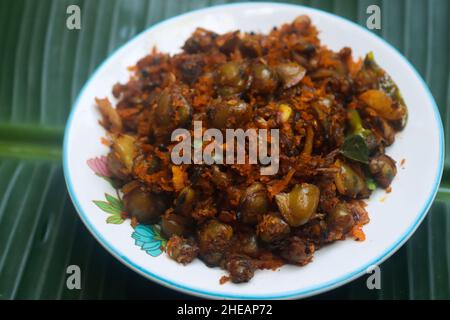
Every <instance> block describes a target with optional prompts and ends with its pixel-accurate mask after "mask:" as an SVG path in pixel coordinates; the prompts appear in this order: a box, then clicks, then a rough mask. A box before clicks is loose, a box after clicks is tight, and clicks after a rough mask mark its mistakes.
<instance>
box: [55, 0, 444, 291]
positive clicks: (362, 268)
mask: <svg viewBox="0 0 450 320" xmlns="http://www.w3.org/2000/svg"><path fill="white" fill-rule="evenodd" d="M300 14H308V15H309V16H310V17H311V19H312V21H313V23H314V24H315V25H316V26H317V27H318V29H319V30H320V38H321V40H322V43H324V44H326V45H327V46H329V47H330V48H332V49H335V50H337V49H340V48H341V47H343V46H349V47H351V48H352V49H353V53H354V56H355V57H358V56H361V57H363V56H364V55H365V54H366V53H367V52H369V51H373V52H374V53H375V58H376V60H377V62H378V63H379V64H380V65H381V66H382V67H383V68H385V70H387V71H388V72H389V74H390V75H391V76H392V77H393V79H394V80H395V82H396V83H397V84H398V86H399V87H400V90H401V92H402V94H403V96H404V98H405V100H406V103H407V106H408V108H409V121H408V124H407V126H406V128H405V130H404V131H403V132H401V133H400V134H399V135H398V137H397V139H396V142H395V144H394V145H393V146H392V147H390V148H389V150H388V154H389V155H391V156H392V157H393V158H394V159H396V160H397V161H400V160H402V159H405V160H406V162H405V164H404V166H403V167H402V168H399V172H398V176H397V177H396V178H395V180H394V182H393V185H392V192H391V193H390V194H388V195H386V194H385V193H384V192H383V191H377V192H375V193H374V194H373V196H372V197H371V199H370V201H369V202H368V203H369V205H368V208H367V210H368V212H369V214H370V218H371V222H370V223H369V224H368V225H366V226H365V227H364V231H365V233H366V236H367V240H366V241H364V242H356V241H353V240H346V241H340V242H337V243H334V244H332V245H330V246H328V247H326V248H323V249H321V250H319V251H318V252H316V254H315V257H314V261H313V262H312V263H310V264H308V265H307V266H305V267H301V268H300V267H294V266H284V267H282V268H281V269H280V270H278V271H267V270H266V271H258V272H256V275H255V277H254V278H253V279H252V280H251V281H250V282H249V283H247V284H239V285H236V284H232V283H226V284H224V285H220V284H219V278H220V277H221V276H222V275H224V272H223V271H222V270H220V269H218V268H213V269H211V268H208V267H206V266H205V265H204V264H203V263H201V262H200V261H195V262H194V263H192V264H190V265H188V266H185V267H183V266H181V265H179V264H177V263H175V262H173V261H172V260H169V259H168V258H167V257H166V256H165V254H161V255H159V256H157V255H158V254H159V252H158V250H159V249H158V245H159V244H158V243H157V240H158V239H157V238H154V234H152V231H151V230H150V229H140V230H137V231H136V230H133V228H132V227H131V226H130V224H129V221H126V222H124V223H122V224H120V225H116V224H107V223H106V222H105V219H106V217H107V216H108V215H107V214H106V213H105V212H103V211H102V210H100V209H99V208H98V207H97V206H96V205H95V204H94V203H93V202H92V200H94V199H95V200H102V199H103V200H104V199H105V195H104V194H105V193H109V194H114V190H113V189H112V187H111V186H110V185H109V184H108V183H107V182H106V181H105V180H104V179H101V178H99V177H98V176H97V175H95V174H94V173H93V171H92V170H91V169H90V168H89V167H88V166H87V165H86V161H87V160H88V159H90V158H93V157H96V156H99V155H104V154H106V152H107V149H106V147H104V146H102V145H101V143H100V138H101V137H103V136H104V134H105V132H104V130H103V129H102V128H101V127H100V126H99V124H98V119H99V114H98V112H97V111H96V108H94V98H95V97H105V96H108V97H109V98H110V99H111V100H112V101H114V99H113V97H112V96H111V88H112V86H113V85H114V84H115V83H116V82H118V81H120V82H125V81H126V80H127V79H128V76H129V74H128V72H127V67H129V66H131V65H134V64H135V62H136V61H137V60H138V59H139V58H141V57H143V56H145V55H146V54H148V53H149V52H150V50H151V48H152V47H153V46H155V45H156V46H157V47H158V49H159V50H160V51H163V52H170V53H175V52H177V51H179V50H180V47H181V46H182V44H183V43H184V41H185V40H186V39H187V38H188V36H189V35H190V34H191V32H192V31H194V29H195V28H196V27H203V28H207V29H211V30H213V31H215V32H219V33H223V32H226V31H231V30H236V29H241V30H244V31H257V32H267V31H269V30H270V28H272V27H273V26H278V25H280V24H282V23H286V22H291V21H292V20H293V19H294V18H295V17H297V16H298V15H300ZM443 149H444V146H443V130H442V123H441V120H440V116H439V112H438V109H437V106H436V104H435V102H434V100H433V97H432V96H431V94H430V92H429V90H428V88H427V86H426V85H425V83H424V81H423V80H422V79H421V78H420V76H419V75H418V73H417V72H416V71H415V69H414V68H413V67H412V66H411V64H410V63H409V62H408V61H407V60H406V59H405V58H404V57H403V56H402V55H401V54H399V53H398V52H397V51H396V50H395V49H394V48H393V47H391V46H390V45H389V44H387V43H386V42H385V41H383V40H382V39H381V38H379V37H377V36H375V35H374V34H372V33H371V32H369V31H368V30H366V29H364V28H361V27H360V26H358V25H356V24H354V23H352V22H350V21H347V20H345V19H342V18H340V17H338V16H335V15H332V14H328V13H325V12H322V11H318V10H314V9H310V8H306V7H302V6H294V5H284V4H274V3H243V4H233V5H223V6H217V7H211V8H208V9H203V10H198V11H194V12H191V13H187V14H184V15H181V16H178V17H175V18H172V19H169V20H167V21H164V22H162V23H159V24H157V25H155V26H153V27H151V28H150V29H148V30H146V31H144V32H143V33H141V34H140V35H138V36H137V37H135V38H134V39H132V40H131V41H129V42H128V43H127V44H126V45H124V46H123V47H122V48H120V49H119V50H117V51H116V52H115V53H114V54H113V55H112V56H111V57H109V58H108V59H107V60H106V61H105V62H104V63H103V64H102V65H101V66H100V67H99V69H98V70H97V71H96V72H95V74H94V75H93V76H92V77H91V79H90V80H89V81H88V83H87V84H86V85H85V86H84V88H83V90H82V91H81V93H80V95H79V96H78V99H77V101H76V103H75V105H74V107H73V110H72V113H71V115H70V118H69V121H68V122H67V127H66V132H65V140H64V173H65V177H66V182H67V187H68V189H69V192H70V196H71V198H72V200H73V203H74V204H75V207H76V209H77V211H78V213H79V215H80V217H81V219H82V220H83V222H84V223H85V224H86V226H87V228H88V229H89V230H90V232H91V233H92V234H93V235H94V236H95V237H96V238H97V240H98V241H99V242H100V243H101V244H102V245H103V246H104V247H105V248H106V249H107V250H108V251H109V252H111V254H113V255H114V256H115V257H116V258H117V259H119V260H120V261H121V262H123V263H124V264H125V265H127V266H129V267H130V268H132V269H133V270H135V271H136V272H138V273H140V274H142V275H143V276H145V277H147V278H149V279H151V280H154V281H156V282H158V283H160V284H163V285H165V286H168V287H170V288H173V289H176V290H180V291H183V292H185V293H189V294H193V295H199V296H204V297H213V298H253V299H258V298H261V299H270V298H294V297H305V296H310V295H314V294H317V293H320V292H324V291H326V290H330V289H332V288H335V287H338V286H340V285H342V284H344V283H346V282H349V281H351V280H352V279H355V278H356V277H358V276H360V275H362V274H364V273H365V272H366V270H367V268H368V267H370V266H372V265H374V264H379V263H381V262H382V261H383V260H385V259H386V258H388V257H389V256H390V255H392V254H393V253H394V252H395V251H396V250H397V249H398V248H399V247H400V246H401V245H402V244H403V243H404V242H405V241H406V240H407V239H408V238H409V237H410V236H411V234H412V233H413V232H414V231H415V230H416V228H417V227H418V226H419V224H420V222H421V221H422V220H423V218H424V217H425V215H426V212H427V210H428V209H429V207H430V205H431V203H432V201H433V198H434V196H435V194H436V192H437V189H438V185H439V181H440V178H441V174H442V168H443V155H444V150H443ZM100 170H101V168H100ZM133 232H135V233H134V238H132V236H131V235H132V234H133ZM136 232H137V233H136ZM136 239H137V241H136ZM142 246H144V247H143V248H144V249H145V250H143V248H142ZM150 254H153V255H155V256H157V257H152V256H151V255H150Z"/></svg>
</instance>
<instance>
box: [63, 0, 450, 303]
mask: <svg viewBox="0 0 450 320" xmlns="http://www.w3.org/2000/svg"><path fill="white" fill-rule="evenodd" d="M241 6H280V7H296V8H304V9H308V10H310V11H315V12H318V13H320V14H323V15H327V16H330V17H332V18H335V19H338V20H341V21H344V22H346V23H349V24H351V25H353V26H355V27H357V28H359V29H360V30H363V31H364V32H365V33H367V34H368V35H369V36H371V37H375V38H378V39H379V40H381V41H382V42H383V44H384V45H386V46H387V47H389V48H390V49H391V50H393V51H394V52H395V53H396V54H398V56H399V57H400V58H401V59H402V60H404V62H406V64H407V66H408V67H409V68H410V69H411V71H412V72H413V74H414V75H415V77H416V78H417V79H419V81H420V83H421V85H422V87H423V89H425V93H426V94H427V98H428V100H429V101H430V102H431V105H432V106H433V113H434V118H435V121H436V123H437V125H438V134H439V164H438V166H437V171H436V173H435V181H434V184H433V188H432V190H431V192H430V194H429V195H428V199H427V201H426V203H425V204H424V206H423V207H422V209H421V210H420V214H419V215H418V216H417V218H416V219H415V221H414V222H413V223H412V224H411V225H410V226H409V227H408V229H407V230H406V231H405V232H404V233H403V234H402V235H401V236H400V237H399V238H398V240H396V241H395V242H393V244H392V245H391V246H389V248H387V249H386V250H385V251H384V252H383V253H382V254H380V255H378V256H377V257H376V258H374V259H373V260H372V261H371V262H370V263H367V264H365V265H364V266H362V267H359V268H357V269H356V270H353V271H350V272H348V273H347V274H346V275H344V276H341V277H339V278H336V279H333V280H330V281H328V282H326V283H323V284H320V285H315V286H310V287H306V288H303V289H300V290H291V291H288V292H284V293H277V294H272V295H271V294H266V295H238V294H224V293H220V292H218V291H210V290H203V289H196V288H192V287H190V286H187V285H180V284H178V283H176V282H174V281H172V280H170V279H169V278H166V277H163V276H159V275H157V274H154V273H153V272H151V271H149V270H147V269H145V268H142V267H141V266H139V265H138V264H136V263H134V262H132V261H130V260H129V259H128V258H127V257H126V256H125V255H124V254H121V253H120V252H119V251H118V250H116V249H115V248H113V247H112V246H111V245H110V243H109V242H108V241H107V240H106V239H105V238H104V237H103V236H102V235H101V234H100V233H99V232H98V231H97V230H96V228H95V227H94V226H93V225H92V224H91V223H90V222H89V221H88V219H87V216H88V215H87V214H86V213H85V212H84V211H83V209H82V208H81V205H80V203H79V201H78V198H77V194H76V192H75V190H74V189H73V186H72V179H71V175H70V170H69V166H68V161H67V159H68V156H67V153H68V143H69V142H68V140H69V136H70V131H71V128H72V121H73V118H74V114H75V111H76V110H77V108H78V106H79V104H80V99H81V97H82V96H83V95H84V92H85V90H86V88H88V87H89V85H90V83H91V82H92V80H93V79H94V78H95V76H96V75H97V74H98V73H99V71H100V70H101V69H103V67H104V66H105V65H106V64H107V63H108V62H109V61H110V59H112V58H113V57H114V56H115V55H116V54H117V53H118V52H119V51H121V50H122V49H124V48H125V47H126V46H127V45H128V44H129V43H130V42H132V41H135V40H137V38H139V37H141V36H143V35H144V34H145V33H147V32H148V31H150V30H152V29H154V28H156V27H158V26H160V25H162V24H167V23H170V22H171V21H172V20H174V19H178V18H181V17H183V16H185V15H189V14H193V13H198V12H205V11H209V10H212V9H214V10H217V9H218V8H222V7H241ZM444 154H445V144H444V128H443V124H442V119H441V116H440V112H439V108H438V106H437V104H436V101H435V99H434V97H433V95H432V93H431V91H430V89H429V87H428V85H427V84H426V82H425V81H424V80H423V78H422V76H421V75H420V74H419V72H418V71H417V70H416V68H415V67H414V66H413V65H412V64H411V62H409V60H408V59H407V58H406V57H405V56H403V54H402V53H401V52H399V51H398V50H397V49H396V48H395V47H394V46H392V45H391V44H390V43H389V42H387V41H386V40H385V39H383V38H381V37H379V36H378V35H376V34H374V33H373V32H370V31H369V30H367V29H365V28H363V27H362V26H360V25H359V24H357V23H355V22H353V21H351V20H348V19H346V18H344V17H341V16H339V15H336V14H334V13H330V12H326V11H323V10H320V9H316V8H311V7H308V6H304V5H297V4H290V3H278V2H240V3H229V4H221V5H215V6H210V7H206V8H200V9H196V10H192V11H188V12H185V13H182V14H179V15H176V16H173V17H170V18H168V19H165V20H163V21H160V22H158V23H156V24H154V25H151V26H149V27H148V28H146V29H144V30H143V31H141V32H140V33H138V34H137V35H135V36H133V37H132V38H130V39H129V40H128V41H126V42H125V43H124V44H122V45H121V46H120V47H118V48H117V49H115V50H114V51H113V52H112V53H110V54H109V55H108V57H107V58H106V59H105V60H103V62H102V63H101V64H100V65H99V66H98V67H97V68H96V69H95V71H94V72H93V73H91V75H90V76H89V79H88V80H87V81H86V82H85V84H84V85H83V87H82V89H81V90H80V92H79V94H78V95H77V98H76V99H75V102H74V104H73V107H72V109H71V111H70V114H69V117H68V119H67V121H66V126H65V129H64V141H63V172H64V178H65V182H66V186H67V189H68V192H69V196H70V198H71V200H72V203H73V204H74V207H75V209H76V211H77V213H78V215H79V217H80V218H81V220H82V221H83V223H84V225H85V226H86V228H87V229H88V230H89V232H90V233H91V234H92V235H93V236H94V238H95V239H96V240H97V241H98V242H99V243H100V244H101V245H102V246H103V247H104V248H105V249H106V250H107V251H108V252H109V253H110V254H112V255H113V256H114V257H115V258H116V259H117V260H119V261H120V262H121V263H123V264H124V265H125V266H127V267H128V268H130V269H132V270H133V271H135V272H137V273H139V274H140V275H142V276H144V277H145V278H147V279H150V280H152V281H155V282H157V283H159V284H161V285H163V286H166V287H168V288H171V289H174V290H177V291H181V292H183V293H186V294H190V295H195V296H199V297H206V298H216V299H293V298H299V297H309V296H312V295H316V294H319V293H323V292H326V291H329V290H332V289H334V288H337V287H339V286H342V285H344V284H346V283H348V282H350V281H352V280H354V279H356V278H358V277H360V276H361V275H363V274H364V273H365V272H366V270H367V269H368V268H369V267H370V266H372V265H379V264H381V263H382V262H384V261H385V260H386V259H388V258H389V257H390V256H391V255H392V254H394V253H395V252H396V251H397V250H398V249H400V248H401V247H402V246H403V244H404V243H405V242H406V241H407V240H408V239H409V238H410V237H411V236H412V235H413V233H414V232H415V231H416V230H417V228H418V227H419V225H420V224H421V222H422V221H423V220H424V218H425V217H426V215H427V213H428V211H429V209H430V207H431V205H432V203H433V201H434V198H435V197H436V194H437V192H438V189H439V185H440V181H441V178H442V174H443V169H444Z"/></svg>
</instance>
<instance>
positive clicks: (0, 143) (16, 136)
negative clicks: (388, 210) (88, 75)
mask: <svg viewBox="0 0 450 320" xmlns="http://www.w3.org/2000/svg"><path fill="white" fill-rule="evenodd" d="M63 137H64V128H62V127H46V126H36V125H15V124H9V123H3V124H2V123H0V158H15V159H29V160H33V159H39V160H41V159H43V160H51V161H60V160H61V159H62V140H63ZM448 176H450V164H449V163H446V164H445V166H444V173H443V177H444V179H443V181H444V182H443V183H441V185H440V187H439V191H438V194H437V199H439V200H443V201H449V202H450V183H445V181H447V180H449V181H450V179H445V177H448Z"/></svg>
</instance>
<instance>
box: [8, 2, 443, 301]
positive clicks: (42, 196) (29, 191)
mask: <svg viewBox="0 0 450 320" xmlns="http://www.w3.org/2000/svg"><path fill="white" fill-rule="evenodd" d="M226 2H231V1H219V0H198V1H194V0H192V1H188V0H183V1H179V0H149V1H146V0H84V1H83V0H40V1H34V0H2V1H0V299H15V298H22V299H85V298H86V299H97V298H99V299H100V298H124V299H126V298H179V297H186V296H184V295H182V294H180V293H177V292H175V291H172V290H169V289H166V288H164V287H162V286H160V285H157V284H156V283H153V282H151V281H149V280H146V279H144V278H143V277H141V276H139V275H137V274H136V273H134V272H133V271H131V270H129V269H127V268H126V267H124V266H123V265H122V264H121V263H120V262H118V261H117V260H115V259H114V258H113V257H112V256H111V255H110V254H109V253H107V252H106V251H105V250H104V249H103V248H101V246H100V245H99V244H98V243H97V242H96V240H95V239H94V238H93V237H92V236H91V235H90V234H89V233H88V231H87V230H86V228H85V227H84V226H83V225H82V223H81V221H80V219H79V218H78V216H77V214H76V212H75V210H74V207H73V205H72V203H71V201H70V199H69V197H68V194H67V191H66V188H65V183H64V177H63V172H62V167H61V141H62V137H63V130H64V125H65V121H66V119H67V116H68V114H69V112H70V108H71V105H72V103H73V102H74V100H75V98H76V96H77V94H78V92H79V90H80V89H81V86H82V85H83V84H84V83H85V81H86V80H87V79H88V77H89V75H90V74H91V73H92V72H93V71H94V70H95V68H96V67H97V66H98V65H99V64H100V63H101V61H102V60H103V59H105V58H106V57H107V56H108V55H109V54H111V53H112V52H113V51H114V50H115V49H116V48H117V47H118V46H120V45H121V44H123V43H125V42H126V41H127V40H129V39H130V38H131V37H133V36H134V35H135V34H137V33H138V32H140V31H142V30H144V29H145V28H147V27H149V26H151V25H153V24H154V23H156V22H158V21H161V20H164V19H166V18H169V17H171V16H174V15H178V14H180V13H183V12H187V11H190V10H193V9H197V8H201V7H206V6H210V5H214V4H222V3H226ZM289 2H293V3H299V4H303V5H307V6H311V7H316V8H319V9H323V10H326V11H329V12H334V13H336V14H338V15H341V16H343V17H346V18H348V19H351V20H353V21H355V22H356V23H358V24H360V25H362V26H365V23H366V19H367V17H368V15H367V14H366V8H367V7H368V6H369V5H371V4H377V5H379V6H380V8H381V11H382V12H381V16H382V28H381V30H379V31H376V33H378V34H379V35H380V36H382V37H383V38H385V39H386V40H387V41H388V42H390V43H391V44H393V45H394V46H395V47H397V48H398V49H399V50H400V51H401V52H402V53H403V54H404V55H405V56H406V57H407V58H408V59H409V60H410V61H411V62H412V63H413V64H414V65H415V67H416V68H417V70H418V71H419V72H420V73H421V75H422V76H423V78H424V79H425V80H426V82H427V83H428V85H429V86H430V88H431V91H432V93H433V95H434V97H435V99H436V101H437V103H438V105H439V107H440V111H441V115H442V119H443V122H444V126H445V129H446V133H447V134H449V128H448V127H449V125H450V122H449V120H450V115H449V114H448V110H450V109H449V108H450V59H449V52H450V33H449V32H448V30H450V22H449V19H448V17H449V16H450V1H447V0H434V1H425V0H394V1H392V0H390V1H376V0H360V1H357V0H345V1H344V0H342V1H338V0H335V1H332V0H310V1H306V0H305V1H289ZM71 4H76V5H78V6H79V7H80V8H81V13H82V16H81V26H82V27H81V30H68V29H67V28H66V18H67V14H66V9H67V7H68V6H69V5H71ZM446 141H447V143H448V141H450V139H447V140H446ZM446 149H447V152H449V150H450V148H448V145H447V148H446ZM449 159H450V158H448V157H446V162H445V172H444V178H443V182H442V185H441V188H440V191H439V195H438V198H437V200H436V201H435V203H434V205H433V207H432V209H431V211H430V213H429V215H428V217H427V218H426V220H425V221H424V222H423V224H422V225H421V227H420V228H419V229H418V230H417V232H416V233H415V234H414V236H413V237H412V238H411V239H410V240H409V241H408V242H407V244H406V245H404V246H403V247H402V248H401V249H400V250H399V251H398V252H397V253H396V254H394V255H393V256H392V257H391V258H390V259H388V260H387V261H386V262H385V263H383V264H382V266H381V270H382V272H381V279H382V284H381V290H368V289H367V287H366V278H367V277H362V278H360V279H358V280H355V281H353V282H352V283H349V284H347V285H345V286H343V287H341V288H338V289H336V290H333V291H330V292H328V293H325V294H322V295H319V296H317V297H315V298H322V299H332V298H333V299H334V298H341V299H346V298H348V299H449V298H450V276H449V274H450V216H449V214H450V176H449V175H450V171H449V162H448V161H449ZM418 174H420V173H418ZM418 183H420V180H419V179H418ZM411 196H412V197H413V196H414V195H411ZM398 214H401V212H399V213H398ZM73 264H75V265H79V266H80V268H81V270H82V274H81V275H82V289H81V290H69V289H67V288H66V285H65V283H66V277H67V274H66V268H67V266H69V265H73Z"/></svg>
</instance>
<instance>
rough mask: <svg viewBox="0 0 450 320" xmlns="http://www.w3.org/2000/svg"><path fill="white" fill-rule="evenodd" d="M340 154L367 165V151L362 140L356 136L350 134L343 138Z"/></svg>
mask: <svg viewBox="0 0 450 320" xmlns="http://www.w3.org/2000/svg"><path fill="white" fill-rule="evenodd" d="M341 153H342V154H343V155H344V156H345V157H346V158H348V159H351V160H355V161H358V162H362V163H365V164H367V163H369V149H368V148H367V144H366V142H365V141H364V139H363V138H362V137H361V136H360V135H358V134H352V135H349V136H347V137H346V138H345V140H344V144H343V145H342V147H341Z"/></svg>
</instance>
